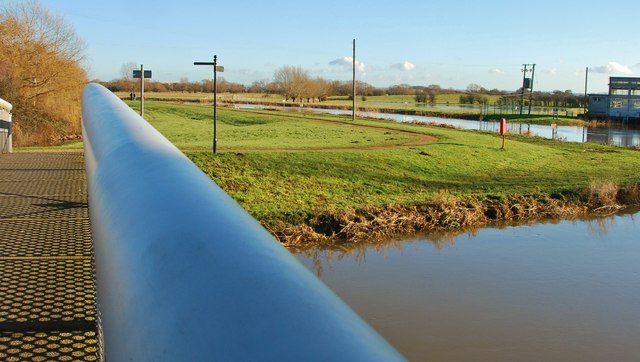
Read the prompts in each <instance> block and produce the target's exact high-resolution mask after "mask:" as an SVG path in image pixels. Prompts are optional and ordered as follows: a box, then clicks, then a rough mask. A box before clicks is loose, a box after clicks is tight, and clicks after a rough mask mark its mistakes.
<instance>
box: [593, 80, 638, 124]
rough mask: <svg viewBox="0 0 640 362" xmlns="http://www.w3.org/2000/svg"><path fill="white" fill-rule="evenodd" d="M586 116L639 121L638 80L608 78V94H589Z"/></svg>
mask: <svg viewBox="0 0 640 362" xmlns="http://www.w3.org/2000/svg"><path fill="white" fill-rule="evenodd" d="M588 116H589V117H590V118H607V119H621V120H631V119H633V120H636V121H638V120H640V78H628V77H610V78H609V93H608V94H589V112H588Z"/></svg>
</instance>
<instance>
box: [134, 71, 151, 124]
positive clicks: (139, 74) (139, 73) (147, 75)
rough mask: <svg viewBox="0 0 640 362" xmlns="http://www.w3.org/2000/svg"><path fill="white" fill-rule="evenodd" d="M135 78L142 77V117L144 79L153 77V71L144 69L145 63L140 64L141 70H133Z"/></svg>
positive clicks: (142, 111) (141, 112) (141, 115)
mask: <svg viewBox="0 0 640 362" xmlns="http://www.w3.org/2000/svg"><path fill="white" fill-rule="evenodd" d="M143 75H144V77H143ZM133 78H140V117H142V118H144V79H145V78H151V71H150V70H144V64H140V70H134V71H133Z"/></svg>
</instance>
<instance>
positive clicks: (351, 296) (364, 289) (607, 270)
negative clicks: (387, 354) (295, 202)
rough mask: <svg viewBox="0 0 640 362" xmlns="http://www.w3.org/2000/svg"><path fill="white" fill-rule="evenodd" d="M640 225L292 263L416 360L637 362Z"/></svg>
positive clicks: (434, 242)
mask: <svg viewBox="0 0 640 362" xmlns="http://www.w3.org/2000/svg"><path fill="white" fill-rule="evenodd" d="M638 218H640V213H636V214H624V215H617V216H612V217H609V218H605V219H596V220H587V221H559V222H557V221H556V222H548V223H541V224H534V225H528V226H507V227H489V228H484V229H480V230H478V231H476V232H473V233H468V234H461V235H457V236H453V237H451V236H449V237H447V236H431V237H429V236H427V237H424V238H417V239H415V240H405V241H398V242H390V243H387V244H377V245H375V246H372V245H369V246H356V247H355V248H353V249H342V250H337V249H334V250H320V249H313V250H308V251H305V252H299V253H297V257H298V258H299V259H300V260H301V261H302V262H303V263H304V264H305V265H306V266H307V267H308V268H310V269H311V270H313V271H314V272H315V273H316V274H317V275H319V277H320V278H321V279H322V280H323V281H324V282H325V283H326V284H327V285H328V286H329V287H330V288H332V289H333V290H334V291H335V292H336V293H337V294H338V295H339V296H340V297H341V298H343V300H345V301H346V302H347V303H348V304H349V305H351V306H352V308H353V309H354V310H355V311H356V312H358V313H359V314H360V315H361V316H362V317H363V318H364V319H365V320H367V321H368V322H369V323H370V324H371V325H372V326H373V327H374V328H375V329H376V330H378V331H379V332H380V334H382V335H383V336H384V337H385V338H386V339H387V340H388V341H389V342H391V343H392V344H393V345H394V346H396V348H397V349H398V350H399V351H400V352H401V353H403V354H404V355H405V356H406V357H407V358H409V359H410V360H413V361H425V360H435V361H640V221H639V220H638Z"/></svg>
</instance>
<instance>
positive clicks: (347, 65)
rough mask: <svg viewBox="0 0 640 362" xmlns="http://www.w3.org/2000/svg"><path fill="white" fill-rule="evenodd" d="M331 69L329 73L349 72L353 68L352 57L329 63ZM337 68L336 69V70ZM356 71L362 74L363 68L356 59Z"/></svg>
mask: <svg viewBox="0 0 640 362" xmlns="http://www.w3.org/2000/svg"><path fill="white" fill-rule="evenodd" d="M329 65H330V66H331V68H329V70H330V71H334V70H351V69H352V67H353V57H342V58H340V59H335V60H332V61H330V62H329ZM336 68H337V69H336ZM356 69H357V70H358V71H359V72H361V73H364V71H365V67H364V64H363V63H362V62H360V61H358V60H357V59H356Z"/></svg>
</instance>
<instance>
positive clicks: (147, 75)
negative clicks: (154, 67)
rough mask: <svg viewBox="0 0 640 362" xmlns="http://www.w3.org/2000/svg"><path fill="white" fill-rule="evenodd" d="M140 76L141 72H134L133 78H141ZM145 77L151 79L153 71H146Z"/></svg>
mask: <svg viewBox="0 0 640 362" xmlns="http://www.w3.org/2000/svg"><path fill="white" fill-rule="evenodd" d="M140 74H141V72H140V70H134V71H133V77H134V78H140ZM144 77H145V78H151V71H150V70H145V71H144Z"/></svg>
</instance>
